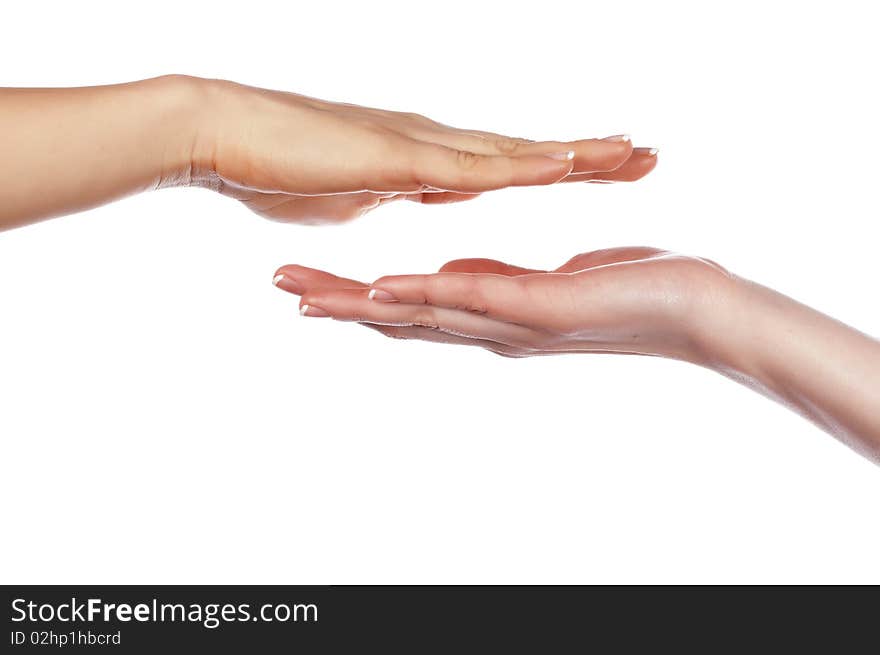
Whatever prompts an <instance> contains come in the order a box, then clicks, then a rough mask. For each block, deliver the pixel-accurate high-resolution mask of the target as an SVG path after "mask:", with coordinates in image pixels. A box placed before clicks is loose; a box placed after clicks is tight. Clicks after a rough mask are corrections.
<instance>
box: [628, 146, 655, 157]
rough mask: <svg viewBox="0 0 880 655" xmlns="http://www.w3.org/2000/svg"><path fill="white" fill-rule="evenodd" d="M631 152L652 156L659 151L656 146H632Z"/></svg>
mask: <svg viewBox="0 0 880 655" xmlns="http://www.w3.org/2000/svg"><path fill="white" fill-rule="evenodd" d="M633 152H637V153H639V154H642V155H650V156H651V157H654V156H655V155H656V154H657V153H658V152H660V151H659V150H658V149H657V148H633Z"/></svg>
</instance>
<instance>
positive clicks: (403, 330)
mask: <svg viewBox="0 0 880 655" xmlns="http://www.w3.org/2000/svg"><path fill="white" fill-rule="evenodd" d="M361 325H363V326H364V327H367V328H370V329H371V330H375V331H376V332H379V333H381V334H384V335H385V336H386V337H391V338H392V339H402V340H405V341H408V340H415V341H428V342H430V343H445V344H453V345H458V346H477V347H479V348H485V349H486V350H490V351H492V352H493V353H496V354H498V355H504V356H506V357H527V356H528V355H530V354H532V353H533V351H531V350H528V349H525V348H517V347H516V346H507V345H505V344H503V343H498V342H496V341H489V340H487V339H470V338H467V337H460V336H457V335H454V334H448V333H446V332H441V331H440V330H432V329H430V328H424V327H396V326H389V325H376V324H375V323H361Z"/></svg>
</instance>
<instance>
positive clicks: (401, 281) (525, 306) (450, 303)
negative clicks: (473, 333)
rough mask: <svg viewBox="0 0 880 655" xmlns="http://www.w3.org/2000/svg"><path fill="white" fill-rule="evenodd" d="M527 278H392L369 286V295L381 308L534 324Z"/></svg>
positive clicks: (460, 275)
mask: <svg viewBox="0 0 880 655" xmlns="http://www.w3.org/2000/svg"><path fill="white" fill-rule="evenodd" d="M529 278H530V276H519V277H510V276H507V275H497V274H475V273H435V274H433V275H396V276H388V277H382V278H379V279H378V280H376V281H375V282H373V284H372V285H371V287H370V295H371V297H372V298H373V299H374V300H376V301H379V303H381V304H385V303H403V304H411V305H430V306H433V307H444V308H448V309H458V310H463V311H465V312H470V313H474V314H482V315H485V316H488V317H490V318H494V319H498V320H501V321H510V322H514V323H524V324H526V323H532V322H534V308H533V307H532V306H531V302H530V298H529V296H528V292H527V289H526V283H525V281H526V280H528V279H529Z"/></svg>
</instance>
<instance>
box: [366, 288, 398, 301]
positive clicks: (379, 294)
mask: <svg viewBox="0 0 880 655" xmlns="http://www.w3.org/2000/svg"><path fill="white" fill-rule="evenodd" d="M367 298H369V299H370V300H375V301H376V302H397V298H395V297H394V295H393V294H390V293H388V292H387V291H383V290H382V289H370V293H368V294H367Z"/></svg>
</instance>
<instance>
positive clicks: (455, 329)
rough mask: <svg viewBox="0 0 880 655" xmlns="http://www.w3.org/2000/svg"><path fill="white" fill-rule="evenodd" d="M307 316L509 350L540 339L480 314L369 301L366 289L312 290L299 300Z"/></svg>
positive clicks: (516, 326)
mask: <svg viewBox="0 0 880 655" xmlns="http://www.w3.org/2000/svg"><path fill="white" fill-rule="evenodd" d="M300 309H301V312H302V313H303V315H305V316H330V317H332V318H335V319H337V320H340V321H354V322H358V323H374V324H377V325H388V326H397V327H405V326H419V327H425V328H430V329H434V330H440V331H442V332H445V333H447V334H453V335H457V336H461V337H468V338H477V339H488V340H490V341H497V342H499V343H503V344H506V345H508V346H518V347H528V345H529V344H530V343H535V342H536V340H537V339H538V338H539V335H538V334H537V333H536V332H535V331H534V330H532V329H530V328H526V327H523V326H520V325H514V324H512V323H505V322H503V321H497V320H494V319H492V318H487V317H486V316H482V315H480V314H477V313H473V312H467V311H459V310H456V309H448V308H444V307H433V306H429V305H424V304H420V305H407V304H403V303H382V302H375V301H373V300H370V298H369V297H368V293H367V290H366V289H316V290H314V291H312V290H309V291H308V292H306V293H305V294H303V296H302V298H301V299H300Z"/></svg>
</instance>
